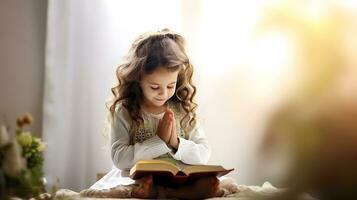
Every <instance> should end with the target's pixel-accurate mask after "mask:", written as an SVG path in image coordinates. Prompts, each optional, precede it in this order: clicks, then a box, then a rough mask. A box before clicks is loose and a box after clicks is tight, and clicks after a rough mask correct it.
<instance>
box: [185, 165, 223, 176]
mask: <svg viewBox="0 0 357 200" xmlns="http://www.w3.org/2000/svg"><path fill="white" fill-rule="evenodd" d="M182 171H183V172H184V173H185V174H187V175H188V174H190V173H195V172H222V171H226V169H225V168H223V167H222V166H219V165H187V166H186V167H185V168H184V169H183V170H182Z"/></svg>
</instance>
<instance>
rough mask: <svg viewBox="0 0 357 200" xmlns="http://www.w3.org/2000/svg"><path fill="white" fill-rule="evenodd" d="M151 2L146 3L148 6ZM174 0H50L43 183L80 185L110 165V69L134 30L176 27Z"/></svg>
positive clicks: (177, 11)
mask: <svg viewBox="0 0 357 200" xmlns="http://www.w3.org/2000/svg"><path fill="white" fill-rule="evenodd" d="M148 8H150V9H148ZM179 16H180V6H179V2H178V1H170V2H167V1H150V2H149V1H109V0H106V1H90V2H88V1H84V0H77V1H71V0H61V1H54V0H52V1H49V2H48V19H47V39H46V40H47V42H46V67H45V91H44V105H43V110H44V111H43V112H44V113H43V116H44V117H43V118H44V120H43V137H44V140H45V141H46V143H47V149H46V153H45V166H44V171H45V174H46V179H47V184H48V186H52V185H54V184H55V185H56V186H58V187H61V188H69V189H72V190H75V191H79V190H81V189H84V188H86V187H89V186H90V185H91V184H93V183H94V181H95V176H96V173H98V172H106V171H109V170H110V168H111V165H112V164H111V160H110V153H109V149H108V141H107V139H106V137H104V136H103V135H104V134H103V132H105V131H103V130H104V129H103V128H104V127H105V121H106V108H105V102H106V101H107V100H108V98H109V97H110V95H111V93H110V87H112V86H113V85H114V83H115V68H116V66H117V65H118V63H119V62H120V59H121V57H122V56H124V53H125V52H126V51H127V50H128V48H129V45H130V43H131V42H132V41H133V39H134V38H135V37H136V36H137V35H138V34H140V33H142V32H144V31H148V30H159V29H162V28H164V27H170V28H172V29H174V30H177V31H180V29H181V28H180V18H179Z"/></svg>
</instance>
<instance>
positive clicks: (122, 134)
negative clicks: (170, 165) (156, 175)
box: [111, 105, 171, 170]
mask: <svg viewBox="0 0 357 200" xmlns="http://www.w3.org/2000/svg"><path fill="white" fill-rule="evenodd" d="M130 123H131V118H130V116H129V113H128V111H127V110H126V109H125V108H124V107H123V106H121V105H119V106H118V109H117V111H116V112H115V117H114V119H113V122H112V130H111V157H112V161H113V164H114V165H115V166H116V167H117V168H118V169H122V170H127V169H130V168H131V167H132V166H133V165H134V164H135V163H136V162H137V161H139V160H148V159H154V158H156V157H158V156H161V155H163V154H165V153H168V152H170V151H171V150H170V148H168V147H167V145H166V143H165V142H164V141H162V140H161V139H160V138H159V137H158V136H157V135H155V136H154V137H152V138H150V139H148V140H145V141H144V142H142V143H136V144H135V145H130V137H129V130H130Z"/></svg>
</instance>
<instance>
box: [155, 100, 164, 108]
mask: <svg viewBox="0 0 357 200" xmlns="http://www.w3.org/2000/svg"><path fill="white" fill-rule="evenodd" d="M165 103H166V101H161V102H158V101H156V102H154V103H153V104H154V105H155V106H157V107H160V106H163V105H164V104H165Z"/></svg>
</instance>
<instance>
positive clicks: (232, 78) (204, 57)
mask: <svg viewBox="0 0 357 200" xmlns="http://www.w3.org/2000/svg"><path fill="white" fill-rule="evenodd" d="M356 11H357V3H356V2H355V1H352V0H351V1H348V0H335V1H332V0H331V1H328V0H326V1H318V0H316V1H313V0H311V1H302V0H301V1H278V0H269V1H268V0H267V1H249V2H248V1H233V0H232V1H228V0H220V1H218V0H216V1H214V0H212V1H203V0H195V1H191V0H172V1H165V0H152V1H144V0H143V1H139V0H133V1H114V0H102V1H84V0H77V1H70V0H61V1H55V0H52V1H45V0H1V1H0V44H1V45H0V66H1V71H0V88H1V90H0V91H1V93H0V95H1V97H0V114H1V116H0V124H10V127H11V126H12V127H14V125H13V124H12V122H14V121H15V119H16V117H17V116H19V115H21V114H22V113H24V112H29V113H31V114H32V115H33V116H34V118H35V122H34V123H33V125H32V129H33V131H34V132H36V133H37V134H38V135H39V136H41V137H42V138H43V139H44V141H45V142H46V144H47V149H46V151H45V165H44V171H45V176H46V179H47V183H48V184H49V185H52V184H59V186H60V187H63V188H69V189H72V190H75V191H79V190H81V189H84V188H86V187H89V186H90V185H91V184H92V183H94V182H95V176H96V174H97V173H99V172H106V171H109V170H110V168H111V160H110V153H109V146H108V141H107V139H106V138H105V137H104V136H103V133H104V132H105V128H104V127H105V122H106V108H105V102H106V101H107V100H108V99H109V98H110V97H111V94H110V88H111V87H112V86H113V85H114V83H115V75H114V70H115V69H116V66H117V65H118V64H119V63H120V61H121V58H122V56H124V54H125V53H126V51H127V50H128V49H129V45H130V44H131V42H132V41H133V39H134V38H135V37H137V36H138V35H139V34H141V33H143V32H145V31H156V30H161V29H163V28H169V29H171V30H174V31H176V32H178V33H181V34H182V35H183V36H184V37H185V38H186V40H187V51H188V54H189V56H190V58H191V60H192V62H193V64H194V67H195V72H194V73H195V74H194V81H195V83H196V85H197V87H198V93H197V99H196V101H197V103H198V105H199V108H198V113H199V117H200V122H201V123H202V126H203V128H204V129H205V131H206V135H207V137H208V139H209V142H210V144H211V146H212V150H213V151H212V156H211V159H210V161H209V162H210V163H211V164H221V165H223V166H225V167H227V168H229V167H234V168H235V169H236V170H235V171H234V172H233V173H232V174H230V176H232V177H234V178H235V179H236V181H237V182H238V184H245V185H261V184H262V183H263V182H264V181H269V182H271V183H273V185H277V186H284V183H285V182H284V180H285V179H284V178H286V177H288V176H289V175H288V174H289V172H291V170H290V169H291V168H289V166H290V165H291V162H290V160H291V159H294V158H295V157H294V155H296V154H289V152H291V151H293V150H291V147H293V148H292V149H294V148H295V147H297V148H301V147H303V148H305V145H306V144H307V143H309V141H311V140H314V141H321V138H317V139H316V138H313V139H311V140H310V139H309V136H311V135H314V133H311V134H307V135H306V134H305V135H302V137H303V138H305V140H303V141H301V142H302V143H298V144H297V145H295V146H294V145H293V144H291V143H289V142H288V141H290V140H289V139H287V140H285V139H281V138H286V134H285V135H284V134H282V135H284V136H283V137H276V136H279V134H278V133H276V132H279V131H276V129H279V128H277V127H280V125H279V126H278V125H276V121H278V122H281V123H282V124H283V125H285V124H287V125H286V126H287V127H289V128H291V131H290V129H289V128H288V129H287V131H285V132H289V133H293V132H299V130H302V131H301V132H304V133H307V132H306V131H305V130H306V127H299V128H300V129H299V128H296V127H295V126H293V125H291V123H290V121H299V120H301V119H303V121H304V120H309V119H310V118H309V116H311V114H309V113H301V118H299V120H298V119H295V118H293V119H291V120H290V121H289V122H286V121H288V120H285V119H287V118H289V117H290V116H296V115H297V114H296V113H300V112H302V111H305V110H312V111H311V112H313V113H319V114H320V113H322V114H321V115H324V113H325V110H326V109H322V110H324V112H322V111H321V112H320V110H319V109H316V108H317V107H323V108H330V107H331V105H342V104H343V105H345V104H348V105H350V104H349V103H350V102H354V100H356V96H357V80H356V79H357V78H356V77H357V67H356V66H357V57H356V56H355V52H357V39H356V37H355V35H356V34H357V12H356ZM325 102H334V103H331V104H328V103H326V104H325ZM336 102H337V103H336ZM356 102H357V101H356ZM319 105H324V106H319ZM332 107H334V106H332ZM335 107H336V106H335ZM351 108H355V106H351ZM281 110H283V112H281ZM316 110H317V111H316ZM347 110H350V109H347ZM336 112H337V113H341V112H339V110H338V106H337V108H336ZM281 113H283V114H281ZM319 114H316V116H319ZM354 114H355V113H354ZM341 115H342V116H343V117H347V116H349V115H351V113H350V114H348V115H347V114H341ZM314 116H315V115H314ZM353 116H356V115H353ZM353 116H349V117H348V119H354V120H356V119H357V116H356V118H353ZM343 117H342V118H341V120H340V121H341V123H344V122H345V121H346V120H345V118H343ZM346 119H347V118H346ZM284 120H285V121H284ZM354 120H351V121H349V122H348V123H350V124H356V123H354ZM285 122H286V123H285ZM299 122H300V121H299ZM309 122H310V121H309ZM301 123H302V124H309V123H305V122H301ZM311 124H312V125H311V126H312V127H314V122H311ZM323 124H325V122H324V123H323ZM279 130H280V129H279ZM296 130H298V131H296ZM309 130H310V129H309ZM337 130H338V129H337ZM348 130H352V129H348ZM355 130H356V129H353V131H346V132H351V133H355V134H357V132H354V131H355ZM317 132H318V131H317ZM337 132H339V131H337ZM280 135H281V134H280ZM291 135H293V134H291ZM298 135H299V134H298ZM315 135H316V134H315ZM288 137H289V136H288ZM322 137H323V136H322ZM339 137H341V138H340V140H341V141H342V142H341V144H342V146H344V141H345V140H348V141H351V140H350V139H346V138H343V136H341V135H340V136H337V137H336V138H339ZM272 138H280V139H278V141H280V144H282V145H275V143H272V141H273V140H276V139H272ZM291 138H294V137H291ZM336 138H335V139H336ZM354 139H355V138H354ZM281 141H283V142H281ZM292 141H298V139H296V138H294V139H292ZM352 141H355V140H352ZM299 142H300V140H299ZM273 144H274V145H273ZM354 144H356V143H354ZM312 146H314V147H316V146H318V145H317V143H313V144H312ZM330 146H331V145H330ZM351 146H353V145H351ZM268 147H269V148H270V147H274V148H273V149H274V150H273V152H274V153H267V152H268V149H267V148H268ZM337 149H338V148H337ZM348 150H351V149H348ZM352 150H355V148H352ZM311 151H313V150H311ZM269 152H270V150H269ZM308 154H309V155H310V153H308ZM303 158H304V159H305V157H303ZM309 159H310V158H309ZM304 162H305V160H304V161H302V162H300V163H304ZM306 162H307V163H310V162H309V161H306ZM304 167H307V168H308V167H310V166H301V168H300V169H303V168H304ZM289 170H290V171H289Z"/></svg>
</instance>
